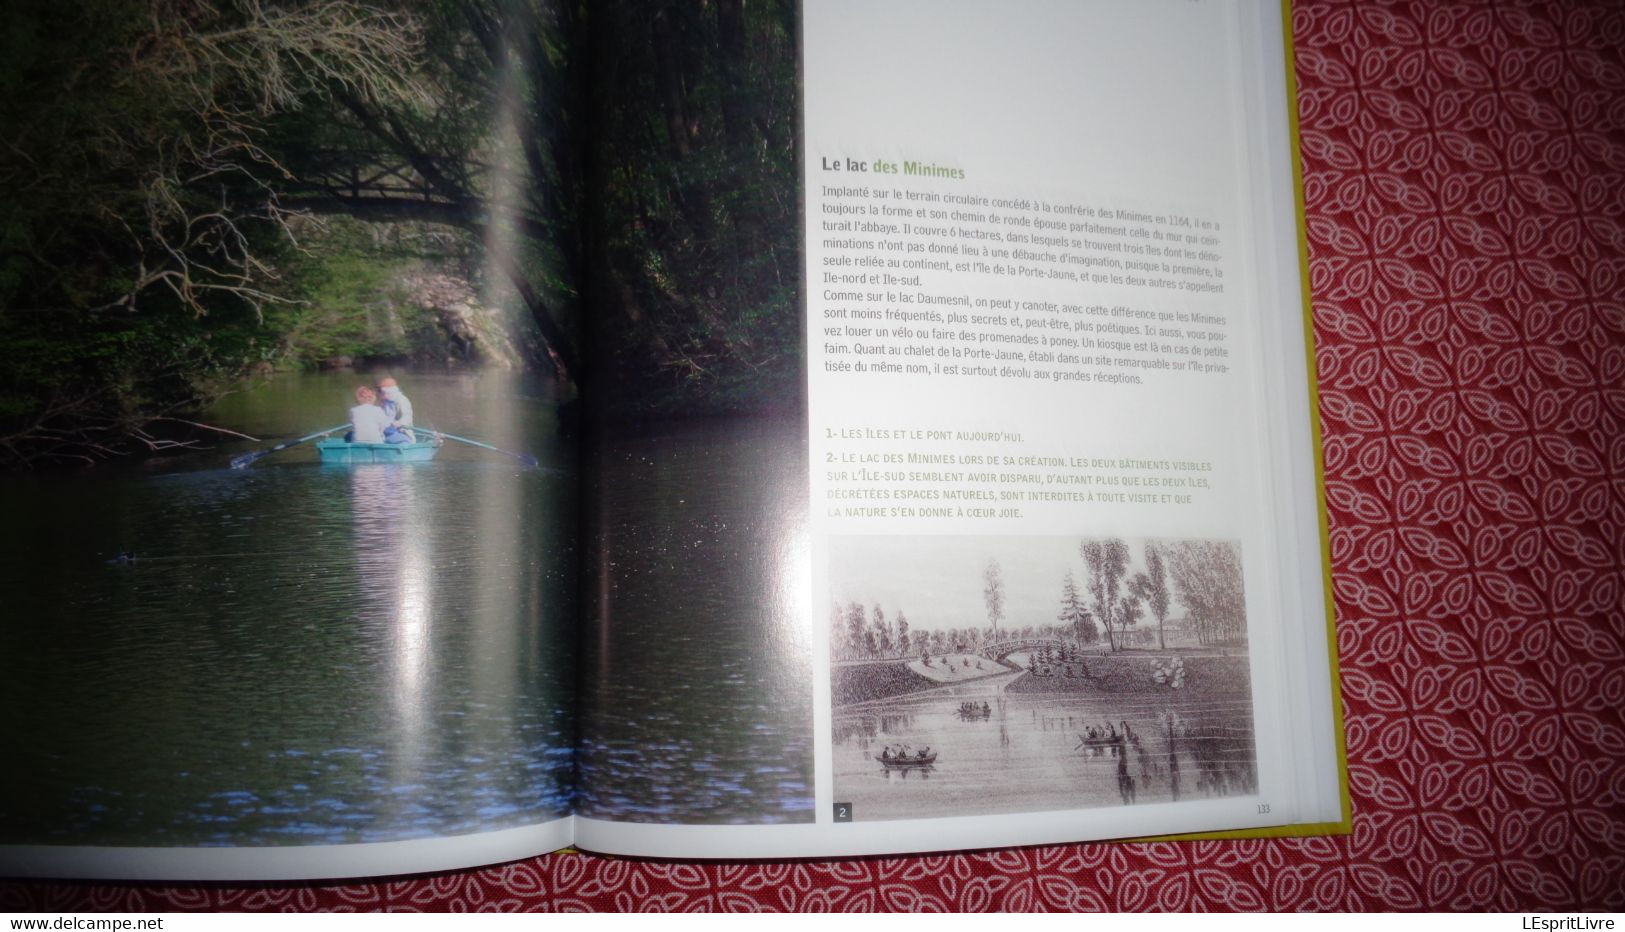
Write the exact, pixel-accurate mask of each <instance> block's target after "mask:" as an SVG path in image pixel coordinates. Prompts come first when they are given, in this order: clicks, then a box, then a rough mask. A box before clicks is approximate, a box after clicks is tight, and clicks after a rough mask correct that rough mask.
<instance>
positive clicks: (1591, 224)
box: [0, 0, 1625, 911]
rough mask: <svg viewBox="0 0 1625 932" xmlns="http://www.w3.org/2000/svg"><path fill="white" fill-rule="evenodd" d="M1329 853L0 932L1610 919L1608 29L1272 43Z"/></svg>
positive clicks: (1622, 194)
mask: <svg viewBox="0 0 1625 932" xmlns="http://www.w3.org/2000/svg"><path fill="white" fill-rule="evenodd" d="M1293 31H1294V34H1295V41H1296V45H1297V77H1298V106H1299V110H1300V114H1301V118H1302V136H1303V160H1304V168H1305V174H1306V177H1305V181H1306V188H1307V195H1308V230H1309V249H1310V267H1311V273H1312V284H1313V289H1314V296H1315V331H1316V337H1317V339H1318V341H1319V348H1318V351H1317V361H1318V365H1319V375H1320V386H1321V416H1322V420H1323V424H1324V429H1325V447H1326V479H1327V493H1328V498H1329V504H1330V509H1331V522H1332V553H1333V575H1334V578H1335V584H1336V598H1337V612H1338V641H1339V648H1340V651H1341V654H1342V664H1343V700H1344V708H1345V711H1346V716H1347V729H1348V751H1349V766H1350V774H1351V777H1352V792H1353V797H1354V817H1355V821H1354V834H1353V835H1352V836H1348V837H1335V838H1312V839H1285V840H1273V841H1263V840H1250V841H1240V842H1196V843H1174V844H1117V845H1102V844H1091V845H1065V846H1057V847H1044V848H1031V849H1021V850H1007V851H997V852H991V853H982V854H961V855H951V856H940V857H923V858H896V859H866V860H856V861H845V862H822V863H792V864H783V863H769V864H714V863H712V864H674V863H658V862H639V861H625V860H612V859H606V858H598V857H592V856H587V855H579V854H560V855H551V856H547V857H541V858H536V859H533V860H529V861H524V862H520V863H516V864H510V865H505V866H499V867H492V868H487V869H484V870H477V871H469V872H466V873H459V874H449V875H443V876H436V877H427V878H415V879H408V880H399V881H392V882H382V883H357V884H348V885H341V886H295V887H276V886H255V887H232V886H191V887H184V886H180V887H177V886H117V885H106V884H22V883H11V884H0V905H4V906H8V907H12V908H24V909H28V908H47V907H49V908H81V909H92V908H94V909H119V910H131V911H145V910H160V909H162V910H188V909H228V910H287V909H302V910H303V909H318V908H324V909H375V908H393V909H429V910H448V909H449V910H493V909H499V910H510V909H547V910H566V909H623V910H625V909H664V910H693V909H705V910H737V909H798V910H851V909H897V910H936V909H959V910H980V909H1017V910H1026V909H1121V910H1129V909H1149V908H1161V909H1186V910H1204V909H1208V910H1212V909H1274V910H1286V909H1338V910H1355V909H1392V908H1400V909H1404V908H1417V907H1431V908H1436V909H1489V910H1536V909H1547V910H1556V909H1568V908H1575V907H1605V908H1612V909H1616V910H1618V909H1625V716H1622V711H1621V710H1622V709H1625V608H1622V604H1625V5H1621V4H1618V3H1597V4H1592V5H1579V4H1527V5H1515V6H1512V7H1510V8H1509V7H1506V6H1502V5H1493V6H1492V5H1489V4H1485V3H1478V2H1458V3H1444V2H1433V0H1428V2H1421V0H1418V2H1414V3H1409V4H1391V5H1377V4H1358V3H1348V2H1334V0H1325V2H1300V3H1299V4H1298V5H1297V8H1296V10H1295V12H1294V18H1293Z"/></svg>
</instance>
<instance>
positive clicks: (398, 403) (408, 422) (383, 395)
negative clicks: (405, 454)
mask: <svg viewBox="0 0 1625 932" xmlns="http://www.w3.org/2000/svg"><path fill="white" fill-rule="evenodd" d="M378 396H379V397H378V406H379V407H380V408H383V409H384V413H385V414H387V415H389V418H390V420H391V421H392V422H394V425H395V427H396V429H398V430H400V431H401V432H402V433H403V434H405V435H406V442H407V443H410V442H412V441H413V440H415V439H416V438H415V437H414V436H413V434H412V399H410V398H408V397H406V393H405V392H402V391H401V387H400V385H399V383H397V382H396V381H395V378H394V377H393V376H388V375H386V376H384V377H383V378H381V379H379V380H378Z"/></svg>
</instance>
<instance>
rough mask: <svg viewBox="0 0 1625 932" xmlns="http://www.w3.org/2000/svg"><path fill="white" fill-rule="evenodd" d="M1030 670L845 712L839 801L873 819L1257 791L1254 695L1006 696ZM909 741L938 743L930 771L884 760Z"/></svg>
mask: <svg viewBox="0 0 1625 932" xmlns="http://www.w3.org/2000/svg"><path fill="white" fill-rule="evenodd" d="M1021 675H1022V674H1020V673H1012V674H1010V675H1009V676H1007V677H995V678H990V679H989V680H983V681H979V682H978V684H976V685H973V686H965V687H960V688H956V689H945V690H940V691H935V692H931V693H928V694H924V695H920V696H915V697H912V698H909V697H905V698H900V699H894V700H889V701H888V702H887V705H886V708H885V710H884V711H882V710H880V709H877V708H874V707H858V708H849V709H846V710H844V711H838V712H837V715H836V718H835V721H834V747H835V752H834V753H835V788H836V794H837V798H839V799H841V800H843V801H849V802H851V803H852V806H853V810H852V811H853V816H854V818H855V819H857V820H859V821H864V820H874V819H895V818H928V817H940V816H952V815H973V814H993V813H1001V812H1022V811H1039V810H1048V809H1073V808H1089V807H1093V806H1107V805H1132V804H1137V803H1147V802H1164V801H1177V800H1180V799H1189V798H1192V797H1193V796H1204V797H1213V796H1235V795H1246V794H1250V793H1254V792H1256V791H1257V785H1258V783H1257V781H1258V773H1257V763H1256V755H1255V749H1254V745H1253V733H1252V710H1251V704H1250V702H1249V701H1248V700H1247V699H1246V698H1245V697H1214V696H1207V697H1185V696H1175V695H1158V694H1139V695H1125V696H1116V697H1113V696H1110V695H1091V696H1076V695H1031V694H1027V695H1023V694H1018V693H1013V692H1012V693H1006V692H1004V687H1005V686H1008V685H1009V684H1010V683H1011V682H1013V681H1014V680H1016V679H1018V678H1019V677H1020V676H1021ZM903 746H907V747H910V748H925V747H929V748H930V750H931V751H932V752H933V753H934V754H935V755H936V756H935V759H934V761H933V762H932V764H931V766H930V768H929V773H917V774H916V773H911V772H909V771H910V769H911V768H899V767H896V766H890V767H888V766H884V765H883V764H881V763H877V761H876V756H877V755H879V754H881V753H882V752H883V749H896V748H899V747H903ZM922 769H923V768H922ZM916 777H921V778H928V779H929V784H927V782H926V780H925V779H915V778H916Z"/></svg>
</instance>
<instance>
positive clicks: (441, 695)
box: [0, 369, 577, 846]
mask: <svg viewBox="0 0 1625 932" xmlns="http://www.w3.org/2000/svg"><path fill="white" fill-rule="evenodd" d="M390 372H391V374H393V375H394V376H395V377H396V378H397V379H398V380H399V384H400V385H401V387H402V388H403V389H404V390H405V392H406V394H407V395H408V396H409V398H410V400H411V403H412V404H413V406H414V407H415V412H416V423H417V425H418V426H419V427H420V428H422V427H425V426H430V427H440V428H443V429H444V430H447V431H457V432H459V434H473V435H476V436H478V437H480V438H482V440H483V441H484V442H488V443H490V444H492V445H494V446H498V447H502V448H504V449H508V450H518V451H525V453H526V454H528V455H533V456H535V457H536V458H537V459H538V460H539V463H538V465H537V466H535V467H528V466H526V465H524V464H522V463H520V462H518V461H517V460H515V459H514V458H512V457H508V456H504V455H500V454H496V453H493V452H491V451H488V450H484V449H481V448H478V447H474V446H470V445H467V444H460V443H454V442H446V443H444V444H443V446H441V447H440V448H439V449H438V451H437V452H436V454H435V456H434V458H433V460H432V461H429V462H423V463H405V464H388V463H375V464H354V465H352V464H334V463H323V462H321V461H320V458H319V456H318V453H317V451H316V450H315V449H313V446H312V445H311V444H305V445H301V446H298V447H294V448H290V449H288V450H286V451H284V452H280V453H277V454H275V455H272V456H267V457H265V458H263V459H261V460H258V461H256V462H254V463H253V464H252V465H249V466H247V467H245V468H242V469H232V468H230V466H229V465H228V461H229V460H230V459H231V458H232V457H233V456H234V455H240V454H242V453H244V452H247V451H251V450H256V449H264V448H265V447H266V446H267V444H266V443H249V442H247V441H239V440H232V441H231V442H230V443H225V444H220V445H218V446H216V447H214V448H213V449H209V450H206V451H202V450H200V451H195V452H191V451H183V452H182V453H180V454H179V455H174V456H169V457H165V458H163V459H162V460H144V461H136V462H130V463H117V464H112V465H109V466H104V467H101V468H99V469H97V470H94V471H92V472H89V473H86V474H80V475H45V476H30V475H9V476H4V477H0V510H3V511H4V513H5V515H6V517H7V520H8V524H9V531H10V532H9V533H8V534H7V535H6V536H5V538H4V540H3V542H0V585H3V586H4V588H5V591H6V592H7V593H8V595H7V603H8V604H7V609H6V611H5V612H4V621H0V656H3V657H5V658H6V665H7V670H6V675H5V676H4V677H0V709H3V710H4V711H3V712H0V716H3V717H4V719H5V724H4V727H3V728H0V759H4V760H5V761H6V767H5V768H3V769H0V798H3V799H4V800H5V805H4V806H3V807H0V843H3V844H29V843H39V844H79V845H146V846H151V845H157V846H197V845H205V846H209V845H233V846H250V845H300V844H335V843H349V842H374V841H394V840H403V839H413V838H426V837H431V836H439V835H455V834H464V833H470V832H478V831H488V830H493V829H501V828H511V827H517V826H522V825H532V824H535V823H538V822H542V821H546V820H549V819H553V818H556V817H558V816H561V815H564V814H566V813H567V812H569V809H570V799H571V794H572V784H571V780H572V768H571V744H572V741H573V737H574V722H573V718H572V706H573V701H574V683H573V674H574V663H575V658H574V637H575V622H576V616H575V567H576V564H575V560H576V546H575V509H576V502H577V490H576V478H577V477H576V461H575V455H574V451H573V447H572V445H571V444H570V443H569V442H568V441H566V440H565V439H564V438H563V437H562V436H561V432H560V424H559V419H558V410H559V406H558V404H557V401H556V399H555V398H553V397H552V396H551V392H552V389H551V388H550V386H549V384H548V383H546V382H544V381H543V380H539V379H536V378H534V377H530V376H526V375H521V374H518V373H514V372H506V371H501V370H485V371H482V372H466V373H455V372H446V371H424V372H413V371H411V370H409V369H393V370H390ZM373 381H374V377H373V376H371V375H367V374H359V373H356V372H353V371H344V372H322V373H289V374H284V375H279V376H277V377H275V378H273V379H271V380H269V381H263V382H259V383H256V384H254V385H252V386H251V387H249V388H248V389H247V390H245V391H242V392H239V393H237V394H234V395H231V396H229V397H227V398H226V399H225V400H223V401H222V402H220V403H219V404H217V405H216V406H214V408H212V409H211V410H210V411H209V412H207V413H208V416H209V418H210V420H211V422H212V423H214V424H216V425H219V426H221V427H224V428H228V429H231V430H236V431H240V432H243V433H245V434H250V435H252V436H257V437H274V438H284V437H296V436H300V435H303V434H305V433H308V432H309V431H310V430H312V429H316V428H321V427H324V426H331V425H332V424H334V423H342V422H343V421H344V420H345V416H346V411H347V409H348V408H349V407H350V406H351V405H353V404H354V399H353V397H352V393H353V391H354V389H355V388H356V387H357V386H358V385H360V384H370V383H371V382H373ZM419 433H424V432H423V431H421V430H420V431H419Z"/></svg>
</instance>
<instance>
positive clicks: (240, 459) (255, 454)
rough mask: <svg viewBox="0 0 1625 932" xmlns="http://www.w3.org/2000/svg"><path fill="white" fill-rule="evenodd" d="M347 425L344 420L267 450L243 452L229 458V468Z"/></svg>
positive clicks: (239, 466)
mask: <svg viewBox="0 0 1625 932" xmlns="http://www.w3.org/2000/svg"><path fill="white" fill-rule="evenodd" d="M349 426H350V425H349V423H348V422H346V423H343V424H340V425H338V426H337V427H329V428H328V429H326V430H318V431H317V432H315V433H314V434H307V435H305V436H303V437H300V438H299V439H298V440H289V441H288V442H287V443H279V444H277V445H276V446H274V447H272V448H271V449H269V450H255V451H253V452H252V453H244V454H243V455H241V456H234V457H232V458H231V468H232V469H242V468H243V467H244V466H247V465H248V464H249V463H252V462H254V461H255V460H257V459H259V458H260V457H262V456H270V455H271V454H272V453H279V452H281V451H283V450H286V449H287V448H289V447H296V446H298V445H299V444H301V443H304V442H305V441H306V440H315V439H316V438H317V437H325V436H327V435H328V434H331V433H332V432H333V431H335V430H343V429H344V428H346V427H349Z"/></svg>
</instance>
